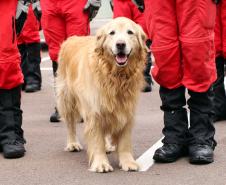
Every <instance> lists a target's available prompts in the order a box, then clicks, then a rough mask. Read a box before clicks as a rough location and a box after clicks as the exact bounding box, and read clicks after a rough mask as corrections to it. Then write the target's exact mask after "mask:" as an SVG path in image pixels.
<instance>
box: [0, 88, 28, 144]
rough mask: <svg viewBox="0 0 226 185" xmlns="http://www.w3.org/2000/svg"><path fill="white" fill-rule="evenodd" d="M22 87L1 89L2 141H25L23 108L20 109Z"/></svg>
mask: <svg viewBox="0 0 226 185" xmlns="http://www.w3.org/2000/svg"><path fill="white" fill-rule="evenodd" d="M20 98H21V87H20V86H19V87H16V88H13V89H11V90H5V89H0V143H1V145H3V144H5V143H8V142H12V141H15V140H20V141H21V142H24V138H23V130H22V128H21V126H22V110H21V109H20Z"/></svg>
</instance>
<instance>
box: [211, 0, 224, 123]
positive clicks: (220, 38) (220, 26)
mask: <svg viewBox="0 0 226 185" xmlns="http://www.w3.org/2000/svg"><path fill="white" fill-rule="evenodd" d="M215 48H216V59H215V62H216V68H217V80H216V82H215V83H214V85H213V90H214V94H215V96H214V112H215V115H214V121H221V120H226V93H225V86H224V76H225V75H224V65H225V61H226V2H225V1H222V2H221V3H220V4H219V5H218V6H217V17H216V26H215Z"/></svg>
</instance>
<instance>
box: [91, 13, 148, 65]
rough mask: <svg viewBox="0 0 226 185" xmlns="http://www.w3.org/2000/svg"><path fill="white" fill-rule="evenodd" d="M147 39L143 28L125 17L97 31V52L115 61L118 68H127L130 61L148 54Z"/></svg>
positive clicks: (114, 20)
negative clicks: (142, 53) (142, 54)
mask: <svg viewBox="0 0 226 185" xmlns="http://www.w3.org/2000/svg"><path fill="white" fill-rule="evenodd" d="M146 39H147V37H146V35H145V33H144V31H143V30H142V28H141V27H140V26H139V25H138V24H136V23H135V22H133V21H131V20H130V19H127V18H125V17H119V18H116V19H113V20H112V21H110V22H109V23H108V24H106V25H105V26H103V27H102V28H100V29H99V30H98V31H97V34H96V49H95V51H96V52H97V53H99V54H101V55H104V56H105V57H106V58H108V59H110V60H111V61H114V62H115V64H116V65H117V66H120V67H123V66H126V65H127V63H128V62H129V59H130V58H131V57H134V56H139V52H140V55H141V52H146V51H147V50H148V48H147V47H146V44H145V41H146Z"/></svg>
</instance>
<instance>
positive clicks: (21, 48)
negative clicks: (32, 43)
mask: <svg viewBox="0 0 226 185" xmlns="http://www.w3.org/2000/svg"><path fill="white" fill-rule="evenodd" d="M18 49H19V51H20V55H21V64H20V66H21V69H22V72H23V75H24V84H23V87H22V89H23V90H24V87H25V85H26V81H27V71H28V69H27V68H28V67H27V47H26V44H20V45H18Z"/></svg>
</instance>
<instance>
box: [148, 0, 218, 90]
mask: <svg viewBox="0 0 226 185" xmlns="http://www.w3.org/2000/svg"><path fill="white" fill-rule="evenodd" d="M145 6H146V21H147V26H148V27H147V28H148V32H149V36H150V37H151V38H150V39H151V40H152V46H151V50H152V52H153V54H154V57H155V65H154V68H153V69H152V75H153V77H154V79H155V80H156V81H157V82H158V83H159V84H160V85H161V86H163V87H165V88H168V89H174V88H177V87H180V86H182V85H184V86H185V87H186V88H188V89H189V90H192V91H195V92H205V91H207V90H208V89H209V87H210V86H211V84H212V83H213V82H214V81H215V80H216V69H215V68H216V67H215V63H214V59H215V52H214V50H215V49H214V26H215V17H216V16H215V15H216V5H215V4H214V3H213V2H212V0H146V1H145Z"/></svg>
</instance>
